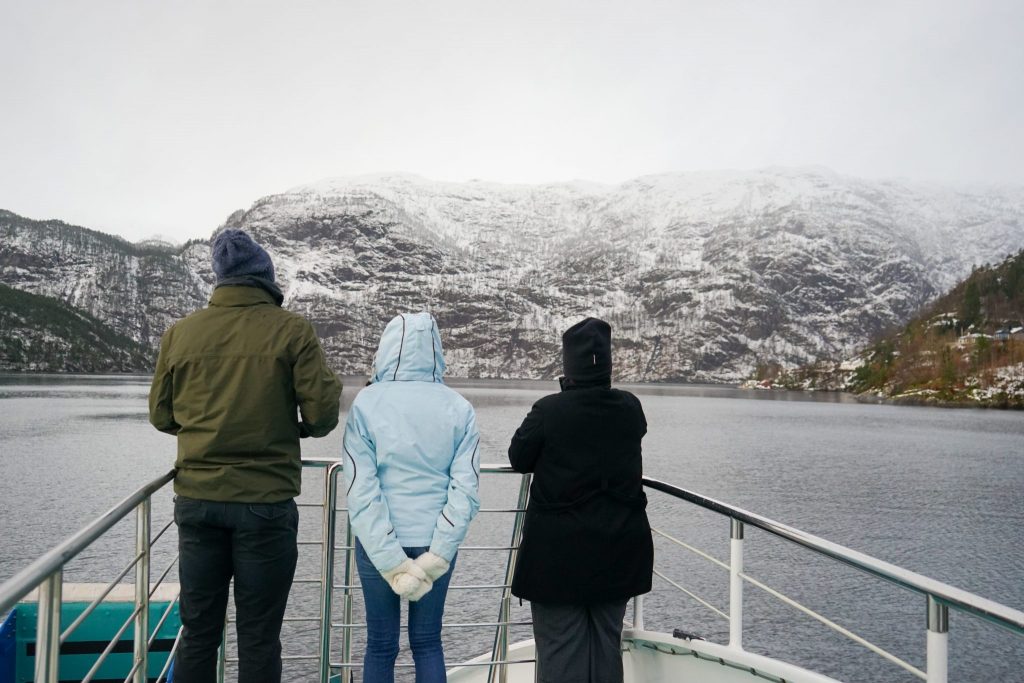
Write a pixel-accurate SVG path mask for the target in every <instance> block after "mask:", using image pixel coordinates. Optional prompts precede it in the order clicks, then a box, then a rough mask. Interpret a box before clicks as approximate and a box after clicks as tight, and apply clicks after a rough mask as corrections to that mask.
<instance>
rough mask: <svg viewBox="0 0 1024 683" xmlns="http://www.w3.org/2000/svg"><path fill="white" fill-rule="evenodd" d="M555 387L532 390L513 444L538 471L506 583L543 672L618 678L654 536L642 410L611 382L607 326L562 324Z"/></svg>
mask: <svg viewBox="0 0 1024 683" xmlns="http://www.w3.org/2000/svg"><path fill="white" fill-rule="evenodd" d="M562 364H563V368H564V371H565V376H564V377H562V378H560V379H559V382H560V383H561V386H562V391H561V393H558V394H552V395H550V396H545V397H544V398H542V399H540V400H539V401H537V403H535V404H534V406H533V408H532V409H531V410H530V413H529V414H528V415H527V416H526V419H525V420H523V424H522V425H521V426H520V427H519V429H518V430H516V433H515V436H513V437H512V443H511V445H510V446H509V449H508V457H509V461H510V462H511V464H512V467H513V469H515V470H516V471H518V472H533V474H534V476H533V484H532V485H531V487H530V502H529V504H528V505H527V509H526V519H525V523H524V527H523V538H522V542H521V545H520V548H519V554H518V558H517V562H516V568H515V574H514V575H513V579H512V593H513V594H514V595H516V596H517V597H519V598H522V599H524V600H529V601H530V607H531V610H532V613H533V630H534V638H535V641H536V647H537V667H538V674H539V677H538V680H539V681H540V682H541V683H621V681H622V656H621V654H620V652H619V645H620V640H621V637H622V618H623V616H624V615H625V611H626V603H627V602H628V600H629V599H630V598H631V597H633V596H635V595H640V594H642V593H647V592H649V591H650V590H651V573H652V570H653V568H654V544H653V541H652V539H651V528H650V525H649V523H648V521H647V513H646V511H645V509H646V506H647V497H646V495H645V494H644V491H643V486H642V483H641V477H642V475H643V463H642V459H641V452H640V441H641V439H642V438H643V436H644V434H646V433H647V421H646V419H645V418H644V411H643V409H642V408H641V406H640V401H639V400H638V399H637V398H636V396H634V395H633V394H631V393H629V392H628V391H621V390H618V389H612V388H611V375H612V359H611V327H610V326H609V325H608V323H606V322H604V321H603V320H597V319H595V318H587V319H586V320H583V321H582V322H579V323H577V324H576V325H573V326H572V327H571V328H569V329H568V330H567V331H566V332H565V334H563V335H562Z"/></svg>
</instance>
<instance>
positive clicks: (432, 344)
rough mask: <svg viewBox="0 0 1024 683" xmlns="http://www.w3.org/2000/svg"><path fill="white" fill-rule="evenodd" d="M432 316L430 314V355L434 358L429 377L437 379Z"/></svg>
mask: <svg viewBox="0 0 1024 683" xmlns="http://www.w3.org/2000/svg"><path fill="white" fill-rule="evenodd" d="M434 325H435V322H434V316H430V355H431V356H433V358H434V369H433V370H431V371H430V379H432V380H433V381H435V382H436V381H437V377H436V376H435V375H436V374H437V349H436V348H435V347H434Z"/></svg>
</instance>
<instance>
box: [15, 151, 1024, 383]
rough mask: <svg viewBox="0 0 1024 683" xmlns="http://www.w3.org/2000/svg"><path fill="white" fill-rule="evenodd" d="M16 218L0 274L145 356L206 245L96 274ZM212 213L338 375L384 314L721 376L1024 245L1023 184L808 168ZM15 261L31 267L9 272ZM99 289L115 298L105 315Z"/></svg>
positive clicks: (494, 360)
mask: <svg viewBox="0 0 1024 683" xmlns="http://www.w3.org/2000/svg"><path fill="white" fill-rule="evenodd" d="M13 223H16V221H12V220H11V219H9V218H8V219H7V220H6V222H5V221H4V219H3V217H2V215H0V281H3V282H7V283H8V284H11V285H12V286H15V287H19V288H23V289H26V290H28V291H37V293H43V294H48V295H51V296H55V297H56V298H59V299H61V300H65V301H69V303H72V304H73V305H79V304H85V305H86V306H87V307H88V310H89V311H90V312H91V313H94V314H95V315H97V317H99V318H101V319H104V320H108V321H110V322H111V324H112V326H113V327H115V329H118V330H120V331H124V332H126V333H128V335H129V336H131V337H133V338H135V339H138V340H140V341H142V342H143V343H145V344H147V345H149V346H151V347H152V346H153V345H155V343H156V341H157V340H158V339H159V333H160V332H162V330H163V329H165V328H166V326H167V325H169V324H170V323H171V322H173V320H174V319H176V318H178V317H181V316H182V315H184V314H186V313H188V312H189V311H191V310H195V309H196V308H198V307H200V306H202V305H204V304H205V300H206V297H207V296H208V293H209V289H210V288H211V287H212V284H213V277H212V274H211V273H210V272H209V263H208V261H209V254H208V242H205V241H202V240H195V241H191V242H189V243H188V244H186V245H183V246H182V247H181V248H180V249H179V250H177V251H175V250H173V249H172V250H170V251H159V252H154V253H148V252H147V253H141V254H130V253H120V254H115V253H114V251H116V250H113V251H112V250H111V249H112V248H108V247H109V245H108V246H107V247H104V248H102V249H98V252H102V253H104V254H106V256H107V258H106V260H107V261H116V262H118V263H120V267H118V268H103V267H100V265H99V264H97V263H96V259H90V258H89V256H88V254H89V253H93V254H94V255H96V253H97V248H95V247H93V246H89V245H83V244H79V245H78V246H77V247H76V246H75V245H72V246H70V247H67V250H68V252H69V254H70V255H72V256H73V257H74V258H70V259H61V258H59V252H60V249H59V248H57V243H59V242H60V240H59V239H55V238H54V236H53V235H48V236H44V235H40V234H38V233H39V230H38V228H37V229H36V231H37V237H39V238H40V239H42V238H43V237H45V239H42V241H43V242H44V243H45V242H46V241H47V239H48V240H49V243H50V249H49V257H48V258H45V257H43V256H42V255H41V254H40V253H39V249H37V248H36V247H33V246H32V244H30V243H29V242H31V241H32V240H26V238H25V234H26V231H29V229H28V228H26V227H12V224H13ZM226 225H227V226H229V227H236V228H242V229H245V230H248V231H249V232H250V233H252V234H253V236H254V238H256V239H257V241H259V242H261V243H262V244H264V246H266V247H267V249H268V251H270V253H271V255H272V257H273V258H274V263H275V268H276V270H277V273H278V279H279V281H280V282H281V284H282V287H283V289H284V291H285V296H286V300H285V305H286V306H289V307H290V308H293V309H294V310H297V311H299V312H301V313H303V314H304V315H306V316H307V317H309V318H310V319H311V321H312V322H313V323H314V325H315V326H316V327H317V330H318V332H319V333H320V334H321V336H322V337H323V341H324V347H325V350H326V352H327V353H328V356H329V357H330V358H331V360H332V362H334V363H335V367H336V368H337V369H338V370H339V371H341V372H345V373H346V374H348V373H351V374H359V373H362V372H365V370H366V368H368V367H369V363H370V359H371V358H372V355H373V352H374V350H375V348H376V341H377V336H378V335H379V333H380V330H381V329H383V326H384V324H385V323H386V322H387V320H388V319H390V317H391V316H393V315H394V314H397V313H398V312H404V311H410V310H421V309H425V310H430V311H431V312H433V313H434V314H435V316H436V317H437V318H438V323H439V325H440V327H441V331H442V334H443V335H445V344H446V349H447V350H448V351H449V356H450V361H449V367H450V368H451V372H452V374H453V375H457V376H469V377H527V378H530V377H533V378H541V377H545V378H546V377H552V376H554V375H556V374H557V373H558V371H559V367H558V365H559V362H558V359H559V355H558V349H559V346H558V344H559V338H560V336H559V335H560V333H561V330H563V329H565V328H566V327H568V326H569V325H571V324H572V323H574V322H576V321H577V320H578V319H579V318H581V317H583V316H585V315H596V316H599V317H604V318H606V319H608V320H609V322H611V323H612V325H613V329H614V335H615V342H616V354H615V358H616V379H617V380H619V381H623V380H629V381H719V382H721V381H726V382H736V381H740V380H742V379H745V378H746V377H749V376H750V374H751V372H752V370H753V369H754V368H755V367H756V366H757V365H758V363H761V362H764V361H765V360H775V361H778V362H780V363H782V364H784V365H787V366H795V365H800V364H804V363H807V362H810V361H813V360H815V359H818V358H823V357H827V356H835V355H841V354H844V353H848V352H851V351H852V350H853V349H855V348H858V347H859V346H862V345H863V344H865V343H866V342H867V341H868V340H869V339H870V338H872V337H873V336H874V335H877V334H878V333H879V332H880V331H882V330H884V329H887V328H888V327H892V326H894V325H897V324H900V323H902V322H905V321H906V320H908V319H909V318H910V316H911V315H913V313H915V312H916V311H917V310H918V309H919V308H920V307H921V306H922V305H924V304H925V303H926V302H927V301H929V300H930V299H932V298H934V297H935V296H936V295H937V294H938V293H939V292H941V291H944V290H945V289H947V288H948V287H949V286H952V284H954V283H955V281H956V279H958V278H959V277H962V276H963V275H965V274H966V273H967V272H969V271H970V269H971V268H972V267H973V266H976V265H981V264H983V263H986V262H989V261H992V260H997V259H1000V258H1002V257H1003V256H1004V255H1005V254H1006V253H1010V252H1012V251H1015V250H1017V249H1019V248H1020V247H1021V246H1022V245H1024V188H1009V189H1005V190H999V191H986V192H984V193H974V194H972V193H968V192H963V191H960V190H947V189H942V190H937V189H934V188H932V189H929V188H927V187H922V186H920V185H911V184H901V183H898V182H895V181H885V182H875V181H863V180H860V179H856V178H850V177H847V176H842V175H840V174H836V173H833V172H827V173H826V172H823V171H821V170H814V169H812V170H808V169H781V170H779V169H775V170H760V171H754V172H724V171H723V172H713V173H711V172H709V173H686V174H653V175H648V176H643V177H641V178H636V179H633V180H630V181H626V182H624V183H621V184H620V185H612V186H601V187H600V188H599V189H597V186H595V185H593V184H579V183H569V184H552V185H544V186H528V185H504V184H500V183H497V184H496V183H450V182H438V181H431V180H428V179H423V178H420V177H417V176H410V175H408V174H402V175H400V176H396V175H395V174H382V175H379V176H377V175H375V176H372V177H370V178H369V179H367V177H366V176H364V177H361V178H354V179H353V178H348V179H343V180H340V181H339V180H338V179H329V180H325V181H319V182H318V183H311V184H305V185H299V186H296V187H294V188H292V189H291V190H288V191H285V192H283V193H279V194H274V195H268V196H266V197H263V198H261V199H259V200H257V201H256V202H254V203H253V204H252V206H250V207H249V208H248V209H244V210H239V211H236V212H234V213H233V214H232V215H231V216H230V217H229V219H228V220H227V221H226ZM44 232H45V231H44ZM86 242H88V240H86ZM90 250H91V251H90ZM43 251H47V250H45V249H44V250H43ZM55 252H56V253H57V256H55V255H54V254H55ZM30 256H31V257H32V258H36V259H40V258H41V259H42V261H41V262H40V263H39V264H37V265H38V267H36V268H33V269H27V272H20V271H19V270H18V269H17V267H16V266H12V263H13V262H14V261H17V260H18V259H22V260H25V259H28V258H29V257H30ZM72 262H77V263H78V265H77V266H73V264H72ZM22 270H26V269H22ZM147 271H148V273H149V274H148V275H147V276H145V277H142V276H140V273H143V272H147ZM62 279H66V280H68V281H69V282H70V283H71V284H70V285H69V286H64V287H60V286H57V284H55V283H59V282H60V281H61V280H62ZM101 284H104V285H105V286H106V289H107V290H109V289H110V288H111V287H114V288H115V289H120V290H121V291H122V292H123V293H124V295H125V296H124V297H122V299H121V301H120V302H119V303H118V305H116V306H114V305H112V297H111V296H110V295H109V292H104V291H102V290H103V287H101V286H100V285H101ZM86 293H87V294H88V296H87V295H86ZM125 302H127V303H128V304H130V305H128V306H125V305H124V303H125Z"/></svg>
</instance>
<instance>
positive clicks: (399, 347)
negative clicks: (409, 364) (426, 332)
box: [391, 313, 405, 380]
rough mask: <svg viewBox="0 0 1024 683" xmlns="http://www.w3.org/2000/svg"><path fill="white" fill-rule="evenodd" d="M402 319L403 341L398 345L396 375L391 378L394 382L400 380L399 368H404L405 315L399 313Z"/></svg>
mask: <svg viewBox="0 0 1024 683" xmlns="http://www.w3.org/2000/svg"><path fill="white" fill-rule="evenodd" d="M399 315H400V316H401V317H402V341H401V342H400V343H399V344H398V362H397V363H395V374H394V376H393V377H392V378H391V379H392V380H396V379H398V368H400V367H401V366H402V349H404V348H405V314H404V313H399Z"/></svg>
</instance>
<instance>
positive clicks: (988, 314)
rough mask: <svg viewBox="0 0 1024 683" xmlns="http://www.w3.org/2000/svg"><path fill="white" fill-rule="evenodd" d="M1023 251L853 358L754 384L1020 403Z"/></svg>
mask: <svg viewBox="0 0 1024 683" xmlns="http://www.w3.org/2000/svg"><path fill="white" fill-rule="evenodd" d="M1022 321H1024V250H1022V251H1020V252H1018V253H1017V254H1015V255H1014V256H1011V257H1009V258H1007V259H1006V260H1005V261H1003V262H1002V263H1000V264H997V265H995V266H983V267H981V268H977V269H975V270H973V271H972V272H971V274H970V275H969V276H968V277H967V278H966V279H964V280H963V281H962V282H960V283H958V284H957V285H956V286H955V287H953V288H952V289H951V290H950V291H948V292H947V293H945V294H944V295H942V296H941V297H939V298H938V299H937V300H935V301H934V302H932V303H931V304H929V305H928V306H926V307H925V309H924V310H923V311H922V312H920V313H919V314H918V315H917V316H915V317H914V319H913V320H911V321H910V322H909V323H908V324H907V325H906V326H904V327H903V328H902V329H900V330H899V331H898V332H896V333H893V334H889V335H886V336H884V337H883V338H881V339H879V340H877V341H875V342H874V343H873V344H872V345H871V346H870V347H869V348H867V349H865V350H864V351H863V352H862V353H860V354H859V355H858V356H857V357H855V358H853V359H851V360H847V361H845V362H842V363H836V362H823V363H819V364H816V365H813V366H809V367H804V368H798V369H795V370H791V371H788V372H780V371H779V370H780V369H779V368H774V369H769V368H763V369H762V371H761V375H762V376H761V377H759V378H757V380H755V381H753V382H750V383H749V384H750V385H752V386H754V387H771V386H777V387H781V388H789V389H828V390H844V391H851V392H854V393H858V394H862V395H864V396H866V397H870V398H885V399H890V400H894V401H895V402H899V403H926V404H948V405H981V406H995V407H1003V408H1005V407H1013V408H1024V322H1022Z"/></svg>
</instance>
